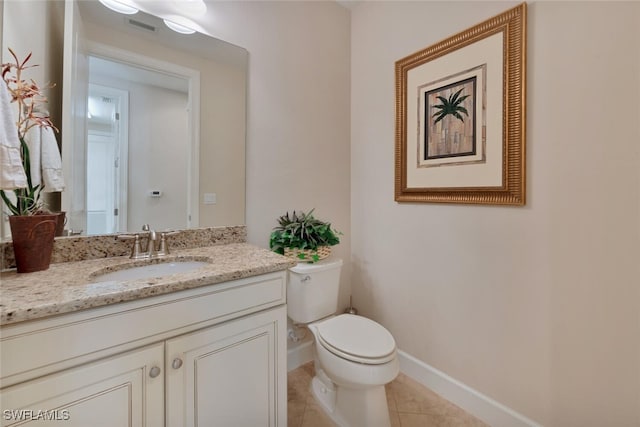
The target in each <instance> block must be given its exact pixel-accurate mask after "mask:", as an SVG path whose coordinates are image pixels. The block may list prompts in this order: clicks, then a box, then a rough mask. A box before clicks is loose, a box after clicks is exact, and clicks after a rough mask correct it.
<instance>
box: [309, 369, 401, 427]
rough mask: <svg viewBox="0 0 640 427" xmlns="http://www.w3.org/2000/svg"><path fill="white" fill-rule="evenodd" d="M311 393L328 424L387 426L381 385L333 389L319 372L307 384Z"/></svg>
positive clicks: (334, 387) (329, 382)
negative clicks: (325, 416) (326, 416)
mask: <svg viewBox="0 0 640 427" xmlns="http://www.w3.org/2000/svg"><path fill="white" fill-rule="evenodd" d="M323 377H324V378H323ZM311 393H312V394H313V397H314V398H315V399H316V401H317V402H318V404H319V405H320V407H321V408H322V410H323V411H324V412H325V413H326V414H327V415H328V416H329V418H331V421H333V422H334V423H336V424H337V425H338V426H340V427H390V426H391V421H390V419H389V409H388V407H387V396H386V393H385V388H384V386H376V387H369V388H364V389H363V388H359V389H350V388H346V387H342V386H336V385H335V384H333V383H332V382H331V381H330V380H329V379H328V377H327V376H326V374H324V372H322V371H320V372H318V375H316V376H315V377H313V380H312V381H311Z"/></svg>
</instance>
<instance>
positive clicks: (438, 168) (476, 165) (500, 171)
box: [395, 3, 527, 206]
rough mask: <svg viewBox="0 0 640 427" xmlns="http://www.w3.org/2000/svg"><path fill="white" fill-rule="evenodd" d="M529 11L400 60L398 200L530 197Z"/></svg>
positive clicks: (511, 201) (515, 201) (494, 201)
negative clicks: (527, 114) (527, 165)
mask: <svg viewBox="0 0 640 427" xmlns="http://www.w3.org/2000/svg"><path fill="white" fill-rule="evenodd" d="M526 12H527V8H526V3H522V4H521V5H519V6H516V7H514V8H513V9H510V10H507V11H506V12H504V13H501V14H500V15H497V16H495V17H493V18H490V19H488V20H486V21H484V22H482V23H480V24H478V25H476V26H474V27H472V28H469V29H467V30H465V31H462V32H460V33H458V34H456V35H454V36H451V37H449V38H447V39H445V40H442V41H441V42H439V43H436V44H435V45H433V46H430V47H428V48H426V49H423V50H421V51H419V52H416V53H414V54H412V55H409V56H407V57H405V58H403V59H400V60H398V61H397V62H396V64H395V76H396V106H395V107H396V135H395V142H396V150H395V200H396V201H397V202H412V203H416V202H422V203H467V204H489V205H519V206H522V205H524V204H525V193H526V191H525V190H526V187H525V181H526V179H525V178H526V176H525V172H526V168H525V160H526V156H525V154H526V141H525V131H526V127H525V125H526V120H525V112H526V111H525V101H526V79H525V77H526V76H525V72H526Z"/></svg>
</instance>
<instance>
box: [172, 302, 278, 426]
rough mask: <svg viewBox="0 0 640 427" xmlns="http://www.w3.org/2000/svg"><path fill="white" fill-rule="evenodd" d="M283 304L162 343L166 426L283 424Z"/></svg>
mask: <svg viewBox="0 0 640 427" xmlns="http://www.w3.org/2000/svg"><path fill="white" fill-rule="evenodd" d="M285 328H286V307H285V306H281V307H279V308H276V309H272V310H268V311H263V312H260V313H258V314H254V315H251V316H247V317H244V318H241V319H237V320H233V321H230V322H227V323H223V324H221V325H218V326H213V327H210V328H207V329H203V330H201V331H197V332H194V333H190V334H187V335H183V336H180V337H177V338H174V339H171V340H168V341H167V342H166V363H167V368H166V378H167V383H166V387H167V399H166V408H167V426H168V427H195V426H207V427H216V426H221V427H229V426H233V427H259V426H273V427H275V426H278V425H280V426H285V425H286V419H287V418H286V375H287V373H286V332H285Z"/></svg>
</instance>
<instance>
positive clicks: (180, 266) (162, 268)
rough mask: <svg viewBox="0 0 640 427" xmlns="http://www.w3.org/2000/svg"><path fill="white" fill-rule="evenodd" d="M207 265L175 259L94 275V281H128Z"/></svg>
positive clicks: (200, 262)
mask: <svg viewBox="0 0 640 427" xmlns="http://www.w3.org/2000/svg"><path fill="white" fill-rule="evenodd" d="M206 265H209V263H208V262H204V261H173V262H163V263H160V264H150V265H143V266H140V267H131V268H125V269H123V270H118V271H112V272H110V273H104V274H99V275H97V276H94V277H93V278H92V280H93V281H94V282H110V281H126V280H136V279H148V278H151V277H163V276H168V275H171V274H177V273H188V272H190V271H194V270H197V269H199V268H202V267H204V266H206Z"/></svg>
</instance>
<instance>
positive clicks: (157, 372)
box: [149, 366, 160, 378]
mask: <svg viewBox="0 0 640 427" xmlns="http://www.w3.org/2000/svg"><path fill="white" fill-rule="evenodd" d="M158 375H160V368H158V367H157V366H154V367H153V368H151V369H150V370H149V376H150V377H151V378H155V377H157V376H158Z"/></svg>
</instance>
